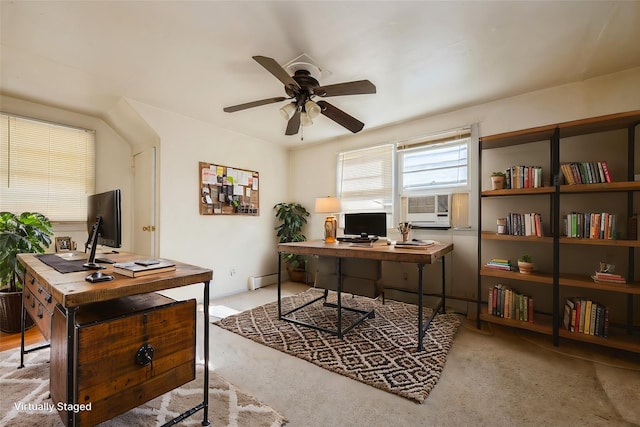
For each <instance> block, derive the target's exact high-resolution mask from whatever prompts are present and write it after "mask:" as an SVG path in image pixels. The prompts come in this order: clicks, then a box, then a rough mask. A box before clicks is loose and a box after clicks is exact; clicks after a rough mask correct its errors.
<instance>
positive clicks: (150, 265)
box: [113, 259, 176, 277]
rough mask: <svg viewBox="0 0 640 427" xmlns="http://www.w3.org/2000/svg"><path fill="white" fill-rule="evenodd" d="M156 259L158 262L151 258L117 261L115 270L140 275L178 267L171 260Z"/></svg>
mask: <svg viewBox="0 0 640 427" xmlns="http://www.w3.org/2000/svg"><path fill="white" fill-rule="evenodd" d="M155 261H158V262H157V263H156V262H149V260H138V261H130V262H117V263H115V264H113V272H114V273H118V274H122V275H123V276H128V277H140V276H147V275H149V274H158V273H165V272H168V271H174V270H175V269H176V265H175V264H174V263H172V262H170V261H166V260H162V259H159V260H155Z"/></svg>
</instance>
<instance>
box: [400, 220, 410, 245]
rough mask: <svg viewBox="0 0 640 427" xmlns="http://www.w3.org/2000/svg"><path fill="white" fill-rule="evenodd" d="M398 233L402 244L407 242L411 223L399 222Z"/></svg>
mask: <svg viewBox="0 0 640 427" xmlns="http://www.w3.org/2000/svg"><path fill="white" fill-rule="evenodd" d="M398 231H399V232H400V234H402V242H403V243H405V242H408V241H409V232H410V231H411V223H410V222H401V223H399V224H398Z"/></svg>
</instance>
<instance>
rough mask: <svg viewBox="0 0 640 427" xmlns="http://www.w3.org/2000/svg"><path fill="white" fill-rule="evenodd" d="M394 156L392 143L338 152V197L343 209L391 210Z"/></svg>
mask: <svg viewBox="0 0 640 427" xmlns="http://www.w3.org/2000/svg"><path fill="white" fill-rule="evenodd" d="M393 157H394V153H393V144H386V145H381V146H378V147H371V148H365V149H362V150H354V151H347V152H344V153H340V154H339V155H338V196H339V197H340V202H341V204H342V211H343V212H387V213H388V214H389V215H391V214H392V213H393V171H394V168H393ZM387 223H388V224H391V222H387Z"/></svg>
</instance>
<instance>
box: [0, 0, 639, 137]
mask: <svg viewBox="0 0 640 427" xmlns="http://www.w3.org/2000/svg"><path fill="white" fill-rule="evenodd" d="M1 15H2V16H1V18H2V21H1V27H2V28H1V33H0V34H1V42H2V51H1V55H2V56H1V60H2V63H1V80H0V84H1V89H2V93H4V94H7V95H11V96H16V97H20V98H24V99H27V100H33V101H37V102H40V103H44V104H48V105H53V106H57V107H62V108H65V109H70V110H72V111H77V112H82V113H85V114H91V115H97V116H99V117H106V115H107V112H108V111H109V110H111V109H112V108H114V106H115V105H116V103H117V101H118V100H120V99H121V98H123V97H126V98H129V99H133V100H136V101H139V102H142V103H146V104H150V105H153V106H156V107H159V108H162V109H165V110H169V111H173V112H176V113H179V114H182V115H186V116H190V117H194V118H197V119H200V120H203V121H207V122H211V123H215V124H217V125H219V126H222V127H225V128H228V129H232V130H235V131H237V132H242V133H244V134H247V135H251V136H254V137H256V138H260V139H262V140H265V141H269V142H273V143H277V144H282V145H285V146H295V145H299V144H301V143H312V142H320V141H324V140H327V139H331V138H335V137H338V136H341V135H346V134H348V133H349V131H347V130H346V129H344V128H342V127H341V126H339V125H337V124H336V123H334V122H333V121H331V120H329V119H328V118H326V117H319V118H317V119H316V120H315V123H314V125H313V126H311V127H308V128H304V142H301V141H300V135H297V136H285V135H284V130H285V127H286V122H285V121H284V120H283V119H282V118H281V116H280V114H279V112H278V108H279V107H280V106H281V105H284V104H285V102H282V103H279V104H271V105H265V106H261V107H256V108H253V109H249V110H244V111H240V112H236V113H224V112H223V111H222V108H223V107H225V106H230V105H235V104H240V103H244V102H249V101H254V100H259V99H264V98H270V97H277V96H285V94H284V89H283V86H282V84H281V83H280V82H279V81H278V80H277V79H276V78H275V77H273V76H272V75H271V74H269V73H268V72H267V71H266V70H265V69H264V68H262V67H261V66H260V65H259V64H258V63H257V62H255V61H254V60H252V59H251V57H252V56H254V55H264V56H268V57H272V58H274V59H276V60H277V61H278V62H279V63H280V64H285V63H287V62H289V61H290V60H292V59H293V58H295V57H297V56H298V55H300V54H302V53H306V54H308V55H309V56H311V57H312V58H313V59H314V60H315V61H316V63H317V65H319V66H320V67H321V68H323V69H324V70H328V71H329V73H330V75H328V76H327V77H323V78H322V79H321V81H320V84H321V85H327V84H334V83H341V82H346V81H351V80H360V79H368V80H370V81H371V82H373V83H374V84H375V85H376V86H377V93H376V94H372V95H355V96H341V97H333V98H327V100H328V101H329V102H331V103H332V104H334V105H335V106H336V107H338V108H340V109H342V110H344V111H346V112H347V113H349V114H351V115H353V116H354V117H356V118H357V119H359V120H361V121H363V122H364V123H365V128H364V130H363V132H366V131H367V129H372V128H376V127H381V126H386V125H390V124H394V123H398V122H403V121H406V120H410V119H414V118H418V117H424V116H429V115H433V114H437V113H441V112H446V111H451V110H455V109H459V108H463V107H466V106H470V105H475V104H479V103H483V102H487V101H490V100H494V99H500V98H504V97H508V96H512V95H517V94H521V93H525V92H530V91H534V90H538V89H541V88H546V87H551V86H557V85H561V84H565V83H569V82H574V81H581V80H585V79H588V78H592V77H595V76H599V75H604V74H609V73H612V72H616V71H620V70H624V69H629V68H634V67H638V66H640V2H639V1H620V2H615V1H613V2H609V1H607V2H597V1H588V2H587V1H576V2H543V1H532V2H526V1H518V2H515V1H514V2H505V1H499V2H484V1H474V2H453V1H450V2H435V1H434V2H431V1H429V2H420V1H410V2H409V1H406V2H405V1H374V2H362V1H342V2H338V1H320V2H306V1H281V2H271V1H259V2H244V1H232V2H226V1H225V2H222V1H198V2H195V1H194V2H191V1H137V2H134V1H118V2H116V1H111V2H96V1H70V2H61V1H44V2H37V1H28V2H27V1H6V0H2V2H1Z"/></svg>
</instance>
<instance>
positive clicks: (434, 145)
mask: <svg viewBox="0 0 640 427" xmlns="http://www.w3.org/2000/svg"><path fill="white" fill-rule="evenodd" d="M470 140H471V131H470V129H468V128H465V129H460V130H456V131H450V132H446V133H442V134H438V135H433V136H431V137H425V138H421V139H418V140H414V141H411V142H403V143H399V144H398V153H399V157H400V159H399V160H400V165H401V173H400V175H401V177H400V179H401V188H402V194H403V195H407V194H410V193H415V192H425V191H429V190H440V189H445V188H459V187H465V188H466V187H467V175H468V148H469V141H470Z"/></svg>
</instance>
